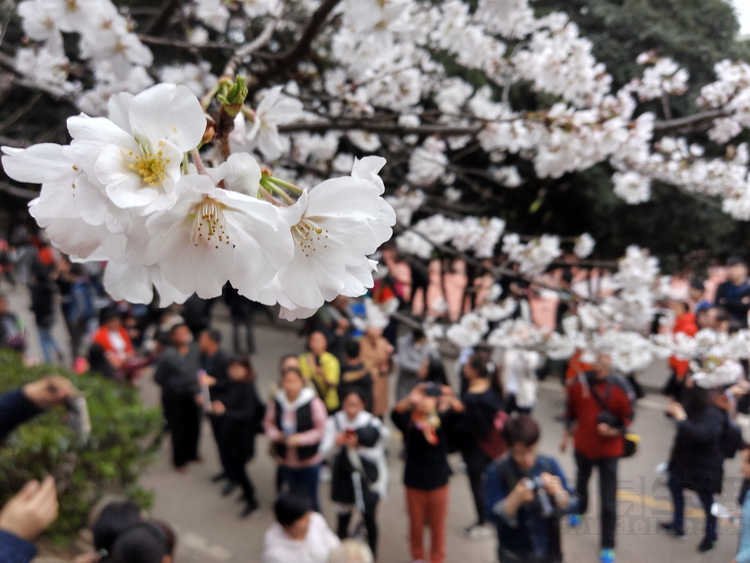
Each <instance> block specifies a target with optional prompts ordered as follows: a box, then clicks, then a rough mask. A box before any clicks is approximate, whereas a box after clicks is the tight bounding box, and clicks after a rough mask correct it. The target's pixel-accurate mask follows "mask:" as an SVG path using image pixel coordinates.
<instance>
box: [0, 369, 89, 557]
mask: <svg viewBox="0 0 750 563" xmlns="http://www.w3.org/2000/svg"><path fill="white" fill-rule="evenodd" d="M77 396H78V391H77V390H76V388H75V387H73V384H72V383H71V382H70V380H68V379H66V378H64V377H60V376H58V375H48V376H46V377H44V378H42V379H38V380H36V381H32V382H30V383H27V384H26V385H24V386H23V387H21V388H19V389H14V390H11V391H6V392H5V393H2V394H0V441H1V440H3V439H4V438H5V437H6V436H7V435H8V434H9V433H10V432H11V431H12V430H13V429H15V428H16V427H17V426H19V425H20V424H23V423H24V422H26V421H28V420H30V419H32V418H34V417H35V416H37V415H38V414H41V413H42V412H44V411H45V410H46V409H50V408H53V407H55V406H58V405H62V404H64V403H65V402H66V401H68V400H69V399H71V398H74V397H77ZM57 513H58V501H57V491H56V490H55V480H54V478H53V477H51V476H47V477H45V479H44V480H43V481H42V482H41V483H40V482H39V481H36V480H32V481H29V482H28V483H26V484H25V485H24V486H23V488H22V489H21V490H20V491H19V492H18V493H17V494H16V495H15V496H13V497H12V498H11V499H10V500H8V502H6V503H5V505H4V506H3V507H2V509H1V510H0V561H2V562H3V563H6V562H7V563H28V562H30V561H31V560H32V559H33V558H34V556H35V555H36V548H35V547H34V545H33V544H32V543H31V540H33V539H34V538H35V537H36V536H38V535H39V534H40V533H41V532H43V531H44V530H45V529H46V528H47V527H48V526H49V525H50V524H51V523H52V522H54V520H55V519H56V518H57Z"/></svg>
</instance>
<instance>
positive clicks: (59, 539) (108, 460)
mask: <svg viewBox="0 0 750 563" xmlns="http://www.w3.org/2000/svg"><path fill="white" fill-rule="evenodd" d="M49 373H50V367H49V366H36V367H25V366H24V365H23V364H22V363H21V361H20V359H19V358H18V356H16V355H15V354H2V355H0V390H3V391H5V390H10V389H14V388H17V387H20V386H21V385H23V384H24V383H27V382H29V381H33V380H35V379H38V378H40V377H42V376H44V375H46V374H49ZM55 373H60V374H61V375H64V376H66V377H69V378H70V379H72V380H73V382H74V384H75V385H76V387H77V388H78V389H80V390H81V392H82V394H83V395H84V396H85V397H86V399H87V401H88V408H89V415H90V419H91V427H92V432H91V435H90V436H89V437H88V439H85V440H84V439H82V438H81V436H80V435H78V434H76V433H75V432H73V431H72V430H70V429H69V428H68V427H67V426H66V421H67V419H68V417H69V416H70V415H69V414H68V413H67V411H66V410H65V409H64V408H62V407H58V408H56V409H54V410H52V411H49V412H47V413H44V414H42V415H40V416H38V417H36V418H35V419H33V420H32V421H30V422H28V423H26V424H24V425H22V426H20V427H19V428H18V429H16V430H15V431H14V432H13V433H11V435H10V436H9V437H8V438H7V439H6V441H5V443H4V444H2V446H0V467H1V468H2V471H0V504H1V503H4V502H5V501H7V500H8V498H10V497H11V496H13V495H14V494H15V493H16V492H17V491H18V490H19V489H20V488H21V487H22V486H23V484H24V483H26V482H27V481H29V480H30V479H42V478H43V477H44V476H45V475H46V474H52V475H54V476H55V479H56V482H57V490H58V495H59V500H60V516H59V518H58V519H57V520H56V521H55V523H54V524H53V525H52V526H51V528H50V529H49V530H48V532H47V537H48V538H49V539H50V540H51V541H53V542H54V543H58V544H63V545H65V544H69V543H71V542H72V541H74V540H75V536H76V534H77V532H78V531H79V530H80V529H81V528H82V527H84V526H85V524H86V519H87V516H88V513H89V511H90V509H91V507H92V506H93V505H94V504H95V503H96V502H97V501H98V500H99V499H100V498H101V497H102V495H104V494H105V493H117V494H122V495H125V496H127V497H129V498H132V499H133V500H135V501H136V502H138V503H139V504H140V505H141V506H144V507H147V506H148V505H149V504H150V502H151V495H150V493H149V492H147V491H145V490H143V489H141V488H140V487H138V484H137V479H138V476H139V474H140V473H141V472H142V471H143V470H144V469H145V467H146V466H147V465H148V464H149V463H150V462H151V461H152V460H153V459H154V454H155V453H156V447H157V445H158V437H159V434H160V428H161V416H160V413H159V411H158V409H149V408H145V407H144V406H143V405H142V404H141V402H140V399H139V397H138V395H137V392H136V390H135V389H133V388H131V387H128V386H126V385H123V384H117V383H115V382H112V381H110V380H107V379H105V378H103V377H100V376H98V375H91V374H86V375H80V376H76V375H75V374H74V373H72V372H68V371H65V370H60V369H58V368H55Z"/></svg>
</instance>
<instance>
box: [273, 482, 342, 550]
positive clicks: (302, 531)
mask: <svg viewBox="0 0 750 563" xmlns="http://www.w3.org/2000/svg"><path fill="white" fill-rule="evenodd" d="M273 512H274V516H275V517H276V522H274V523H273V524H271V527H270V528H268V530H267V531H266V533H265V536H264V538H263V554H262V555H261V561H262V563H292V562H294V563H326V562H327V561H328V557H329V555H330V554H331V552H332V551H333V550H334V549H336V548H337V547H338V546H339V545H341V542H340V541H339V538H337V537H336V535H335V534H334V533H333V532H332V531H331V529H330V528H329V527H328V524H326V521H325V518H323V516H322V515H321V514H319V513H318V512H316V511H314V510H313V505H312V502H311V501H310V498H309V497H307V496H306V495H304V494H302V493H298V492H286V493H282V494H281V495H279V497H278V498H277V499H276V502H274V505H273Z"/></svg>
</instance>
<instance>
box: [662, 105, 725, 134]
mask: <svg viewBox="0 0 750 563" xmlns="http://www.w3.org/2000/svg"><path fill="white" fill-rule="evenodd" d="M725 115H726V114H725V113H724V112H723V111H722V110H719V109H712V110H707V111H702V112H700V113H696V114H693V115H687V116H685V117H677V118H675V119H666V120H664V121H657V122H655V123H654V133H673V132H678V131H695V130H696V129H705V128H706V127H708V125H709V123H710V122H711V121H713V120H714V119H716V118H717V117H724V116H725Z"/></svg>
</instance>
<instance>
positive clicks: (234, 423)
mask: <svg viewBox="0 0 750 563" xmlns="http://www.w3.org/2000/svg"><path fill="white" fill-rule="evenodd" d="M222 402H223V403H224V407H226V409H227V411H226V413H224V415H223V417H222V418H223V420H224V422H223V424H222V432H223V434H224V435H223V442H224V444H226V447H227V448H228V449H229V450H231V451H232V452H233V453H234V454H235V455H237V456H238V457H242V459H244V460H250V459H252V458H253V456H254V455H255V436H256V434H258V433H260V432H262V431H263V429H262V427H261V421H262V420H263V415H265V413H266V408H265V405H264V404H263V402H262V401H261V400H260V398H259V397H258V391H257V390H256V389H255V384H254V383H237V382H234V381H230V382H229V384H228V386H227V388H226V392H225V393H224V395H223V400H222Z"/></svg>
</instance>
